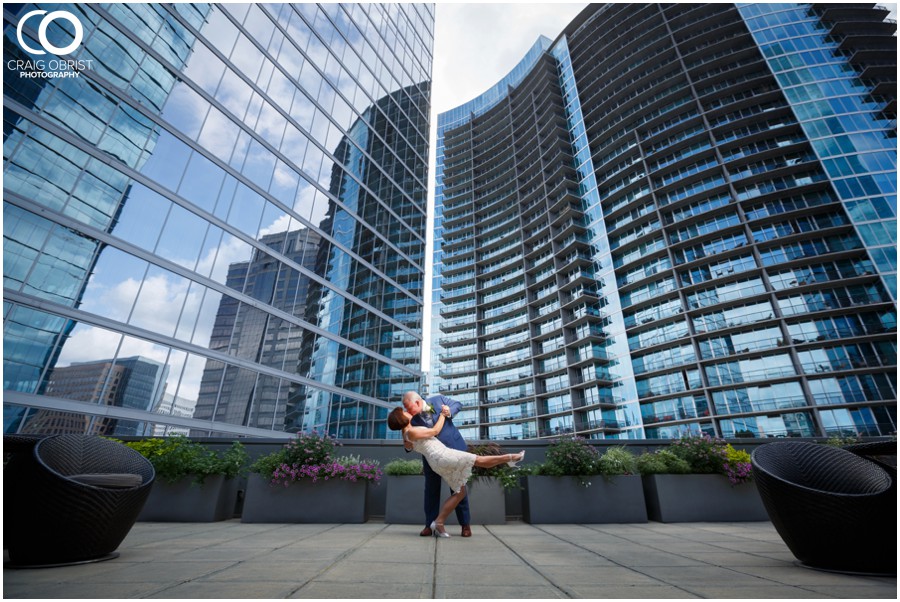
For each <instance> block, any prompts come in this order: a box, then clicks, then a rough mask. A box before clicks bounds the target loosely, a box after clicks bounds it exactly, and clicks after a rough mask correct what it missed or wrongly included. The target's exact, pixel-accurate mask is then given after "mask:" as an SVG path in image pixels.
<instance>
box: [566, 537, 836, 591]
mask: <svg viewBox="0 0 900 602" xmlns="http://www.w3.org/2000/svg"><path fill="white" fill-rule="evenodd" d="M584 526H586V527H588V528H589V529H590V530H591V531H594V532H596V533H602V534H604V535H608V536H610V537H617V538H618V539H621V540H623V541H627V542H628V543H633V544H635V545H640V546H645V547H648V548H650V549H653V550H656V551H657V552H665V553H666V554H672V555H673V556H678V557H679V558H684V559H686V560H691V561H694V562H703V563H704V564H707V565H709V566H714V567H718V568H721V569H725V570H729V571H732V572H734V573H737V574H738V575H744V576H745V577H753V578H755V579H763V580H765V581H768V582H769V583H772V584H773V585H778V586H780V587H790V588H794V589H797V590H799V591H804V592H810V593H814V594H821V592H818V591H816V590H812V589H807V588H806V587H803V586H800V585H793V584H790V583H782V582H781V581H774V580H772V579H769V578H767V577H762V576H760V575H754V574H752V573H745V572H743V571H740V570H737V569H735V568H734V567H730V566H723V565H720V564H713V563H711V562H706V561H704V560H699V561H698V560H697V559H696V558H691V557H689V556H684V555H682V554H676V553H675V552H672V551H670V550H666V549H664V548H661V547H659V546H658V545H656V544H648V543H643V542H639V541H635V540H633V539H630V538H628V537H625V536H622V535H619V534H614V533H607V532H606V531H603V530H602V529H600V528H597V527H596V526H594V525H584ZM635 526H636V527H637V528H641V529H643V530H644V531H652V529H646V528H643V526H642V525H635ZM551 535H552V533H551ZM742 539H746V540H752V541H758V540H756V539H752V538H747V537H744V538H742ZM693 541H699V540H693ZM702 543H703V544H704V545H709V546H710V547H714V548H717V549H719V550H723V551H728V552H733V551H734V550H733V549H731V548H726V547H723V546H718V545H716V544H715V543H710V542H702ZM573 545H578V544H573ZM579 547H580V546H579ZM588 551H590V550H588ZM742 553H743V554H747V555H748V556H754V557H757V558H764V559H770V557H769V556H762V555H758V554H755V553H750V552H742ZM598 556H601V557H603V558H605V556H603V555H602V554H598ZM607 560H609V561H610V562H614V563H616V562H615V561H614V560H612V559H607ZM616 564H619V563H616ZM620 566H624V565H620ZM626 568H629V569H631V570H633V571H635V572H638V573H641V574H642V575H645V576H646V577H650V578H651V579H656V580H657V581H661V582H662V583H665V584H666V585H670V586H672V587H675V588H678V589H683V590H684V591H686V592H689V593H691V594H693V595H695V596H699V597H701V598H705V596H703V595H702V594H700V593H699V592H693V591H691V590H689V589H686V588H683V587H681V586H679V585H676V584H674V583H670V582H668V581H666V580H665V579H661V578H659V577H654V576H653V575H647V574H646V573H643V572H642V571H638V570H637V569H635V568H634V567H626Z"/></svg>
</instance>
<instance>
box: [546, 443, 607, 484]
mask: <svg viewBox="0 0 900 602" xmlns="http://www.w3.org/2000/svg"><path fill="white" fill-rule="evenodd" d="M599 457H600V454H599V452H597V449H596V448H594V447H593V446H591V445H589V444H588V443H587V440H585V439H584V438H583V437H565V438H562V439H557V440H555V441H554V442H553V443H551V444H550V445H549V446H548V447H547V460H546V461H545V462H544V463H543V464H541V465H540V466H538V467H537V469H536V471H535V474H539V475H546V476H554V477H562V476H590V475H595V474H598V473H599V466H598V464H597V460H598V459H599Z"/></svg>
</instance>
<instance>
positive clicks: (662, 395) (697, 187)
mask: <svg viewBox="0 0 900 602" xmlns="http://www.w3.org/2000/svg"><path fill="white" fill-rule="evenodd" d="M887 15H888V11H887V10H886V9H884V8H882V7H879V6H876V5H871V4H869V5H864V4H840V5H836V4H824V5H818V4H805V5H800V4H669V5H667V4H611V5H591V6H590V7H588V8H586V9H585V10H584V11H583V12H582V13H581V14H580V15H579V16H578V17H577V18H576V19H575V20H574V21H573V22H572V23H571V24H570V25H569V26H568V27H567V28H566V29H565V31H563V32H562V33H561V34H560V36H559V37H558V38H557V39H556V40H555V41H553V42H551V41H550V40H547V39H545V38H542V39H540V40H539V41H538V43H537V44H536V45H535V46H534V47H533V48H532V49H531V50H530V51H529V53H528V54H527V56H526V57H525V58H524V59H523V60H522V62H521V63H520V64H519V65H518V66H517V67H516V68H515V69H514V70H513V71H512V72H511V73H510V74H509V75H508V76H507V77H506V78H504V79H503V80H502V81H501V82H499V83H498V84H497V85H496V86H495V87H494V88H492V89H491V90H489V91H488V92H486V93H485V94H483V95H482V96H480V97H478V98H476V99H474V100H473V101H471V102H469V103H466V104H465V105H463V106H461V107H458V108H456V109H454V110H452V111H449V112H446V113H443V114H441V115H439V116H438V154H437V172H436V177H437V188H436V220H437V221H436V243H435V244H436V247H435V253H436V255H435V266H436V268H435V280H434V287H435V289H434V290H435V293H434V299H435V313H436V316H437V317H436V318H435V320H436V324H435V328H434V335H433V336H434V345H433V347H432V348H433V349H434V359H433V361H432V366H433V369H434V370H435V371H436V373H437V376H438V378H437V379H436V384H437V386H438V388H439V389H441V391H443V392H446V393H447V394H450V395H452V396H454V397H456V398H457V399H459V400H460V401H462V402H463V403H464V404H465V405H466V411H465V412H464V413H463V414H461V415H460V417H459V418H458V419H457V423H458V425H459V426H462V427H463V428H464V430H465V434H466V435H467V436H468V437H470V438H488V439H510V438H511V439H517V438H529V437H549V436H555V435H558V434H562V433H573V432H574V433H579V434H583V435H585V436H588V437H593V438H667V437H674V436H678V435H680V434H682V433H687V432H693V433H697V432H707V433H709V434H715V435H719V436H724V437H742V436H746V437H777V436H820V435H830V434H842V435H850V434H862V435H885V434H889V433H891V432H895V431H896V426H895V425H896V296H897V283H896V257H897V256H896V250H897V247H896V234H897V227H896V188H897V178H896V157H897V153H896V40H895V38H894V37H893V32H894V31H895V29H896V25H895V23H894V22H892V21H890V20H888V19H886V17H887Z"/></svg>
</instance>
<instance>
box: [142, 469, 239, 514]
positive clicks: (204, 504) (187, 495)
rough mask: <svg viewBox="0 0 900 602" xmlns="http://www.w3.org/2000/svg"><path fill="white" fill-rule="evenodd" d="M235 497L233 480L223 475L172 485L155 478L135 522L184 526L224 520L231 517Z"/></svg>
mask: <svg viewBox="0 0 900 602" xmlns="http://www.w3.org/2000/svg"><path fill="white" fill-rule="evenodd" d="M229 492H231V498H230V500H229V495H228V494H229ZM236 495H237V489H236V479H227V480H226V479H225V477H224V476H223V475H213V476H209V477H206V478H205V479H204V480H203V484H197V483H195V482H194V477H193V476H187V477H184V478H182V479H180V480H178V481H176V482H174V483H166V482H165V481H162V480H159V479H157V480H156V481H155V482H154V483H153V488H152V489H151V490H150V497H148V498H147V503H146V504H144V508H143V510H141V513H140V514H139V515H138V518H137V519H138V520H139V521H157V522H186V523H207V522H213V521H219V520H225V519H227V518H231V515H232V513H233V511H234V500H235V496H236ZM229 502H230V503H229Z"/></svg>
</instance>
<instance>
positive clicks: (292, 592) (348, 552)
mask: <svg viewBox="0 0 900 602" xmlns="http://www.w3.org/2000/svg"><path fill="white" fill-rule="evenodd" d="M364 524H365V523H364ZM339 526H341V525H335V527H334V528H337V527H339ZM388 526H389V525H387V524H384V525H381V528H380V529H378V530H377V531H373V532H371V533H370V534H369V536H368V537H366V538H364V539H363V540H362V541H360V542H359V543H358V544H356V545H355V546H353V547H352V548H349V549H347V550H344V552H342V553H341V554H340V555H339V556H338V557H337V558H335V559H334V561H333V562H332V563H331V564H329V565H328V566H326V567H325V568H323V569H322V570H320V571H319V572H318V573H316V574H315V575H313V576H312V577H310V578H309V579H307V580H306V581H304V582H303V583H302V584H300V586H299V587H297V588H295V589H292V590H291V591H290V592H288V594H287V596H285V598H290V597H291V596H293V595H294V594H296V593H297V592H299V591H300V590H301V589H303V588H304V587H306V586H307V585H309V584H310V583H312V582H313V581H315V580H316V579H318V578H319V577H321V576H322V575H324V574H325V573H327V572H328V571H330V570H331V569H333V568H334V567H335V566H336V565H337V564H338V563H339V562H340V561H342V560H343V559H345V558H346V557H347V556H349V555H350V554H352V553H353V552H355V551H356V550H358V549H359V548H361V547H362V546H363V545H365V544H366V543H368V542H370V541H372V540H373V539H375V537H376V536H377V535H378V534H380V533H382V532H383V531H384V530H385V529H387V528H388ZM323 533H324V531H323Z"/></svg>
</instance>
